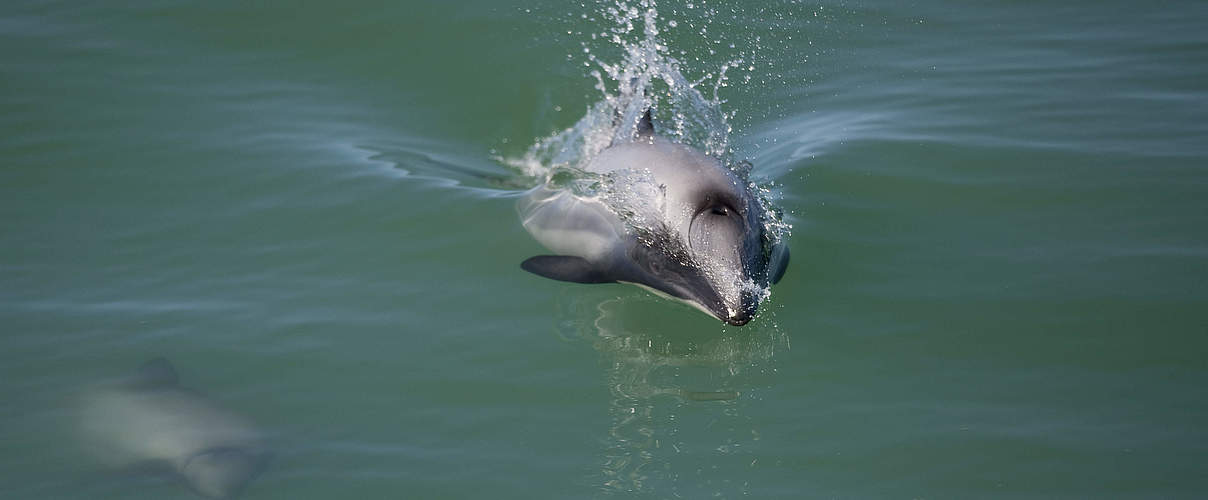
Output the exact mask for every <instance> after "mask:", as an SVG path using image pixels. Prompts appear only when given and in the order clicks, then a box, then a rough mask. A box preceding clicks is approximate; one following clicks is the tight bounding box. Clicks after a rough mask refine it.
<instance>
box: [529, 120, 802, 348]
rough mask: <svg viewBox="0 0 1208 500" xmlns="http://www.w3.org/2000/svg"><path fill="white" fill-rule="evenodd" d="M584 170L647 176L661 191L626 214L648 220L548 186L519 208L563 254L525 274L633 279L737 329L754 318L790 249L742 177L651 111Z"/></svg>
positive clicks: (535, 262)
mask: <svg viewBox="0 0 1208 500" xmlns="http://www.w3.org/2000/svg"><path fill="white" fill-rule="evenodd" d="M585 170H586V171H587V172H589V173H593V174H612V173H618V172H626V171H628V172H637V173H641V174H643V175H646V176H648V178H649V179H651V180H652V186H653V187H656V189H651V190H648V194H647V196H646V199H643V200H637V201H638V202H637V203H629V204H627V205H626V206H625V207H624V211H627V212H630V213H628V214H627V216H628V220H634V219H638V220H642V221H646V222H645V223H643V224H638V225H636V227H635V225H634V224H629V225H627V224H626V222H625V221H623V220H622V218H621V216H619V215H618V213H617V212H618V210H616V209H615V208H610V207H609V206H608V205H607V204H606V203H605V202H603V201H601V200H600V199H599V198H598V197H586V196H580V195H577V194H575V193H573V192H571V191H570V190H568V189H562V188H559V187H558V186H555V185H553V183H552V182H547V183H546V184H544V185H542V186H539V187H537V188H535V189H534V190H533V191H531V192H530V193H529V194H528V195H527V196H526V197H524V198H522V199H521V200H520V202H519V203H518V205H517V210H518V211H519V213H520V218H521V220H522V222H523V224H524V227H525V229H526V230H528V232H529V233H530V234H532V236H533V237H534V238H535V239H536V240H537V241H538V242H539V243H541V244H542V245H543V246H545V247H546V248H547V249H549V250H550V251H552V252H554V253H555V254H556V255H540V256H536V257H532V258H530V259H528V260H525V261H524V262H523V263H521V267H522V268H523V269H524V270H526V271H529V272H532V273H534V274H537V275H540V276H544V277H546V278H551V279H555V280H561V281H569V282H575V283H612V282H622V283H632V284H635V285H639V286H641V287H643V288H646V289H648V290H651V291H653V292H655V293H656V294H658V295H663V296H667V297H670V298H673V299H678V300H681V301H683V302H686V303H688V304H689V305H691V306H694V307H696V308H697V309H700V310H701V311H704V312H705V313H707V314H710V315H712V316H713V317H715V318H717V319H720V320H722V321H724V322H726V323H729V324H731V325H736V326H741V325H744V324H746V323H747V322H749V321H750V320H751V319H752V318H754V317H755V314H756V312H757V311H758V309H759V302H760V300H761V299H762V298H763V295H764V294H765V293H766V287H767V286H768V285H770V284H772V283H776V282H777V281H779V280H780V277H781V276H782V275H783V274H784V271H785V268H786V267H787V266H788V260H789V254H788V248H787V247H786V246H785V245H784V244H782V243H777V242H772V241H771V238H770V237H769V235H767V234H765V229H764V224H763V219H762V217H763V209H762V207H761V205H760V203H759V200H758V198H757V197H756V195H755V194H754V193H753V192H752V191H751V189H750V187H749V186H748V183H747V181H746V180H745V179H742V178H740V177H739V175H738V174H736V173H735V172H734V171H732V170H731V169H729V168H727V167H726V166H725V165H723V164H722V163H721V162H720V161H719V160H717V159H716V158H713V157H710V156H707V155H705V154H703V153H701V152H699V151H696V150H695V149H692V148H690V147H688V146H685V145H682V144H677V143H674V142H671V141H668V140H667V139H664V138H662V137H659V136H656V135H655V134H654V127H653V124H652V123H651V119H650V111H649V110H647V111H646V112H645V114H644V115H643V116H642V118H641V120H640V122H639V123H638V126H637V131H636V137H635V138H634V140H633V141H629V142H621V143H615V142H614V144H612V145H611V146H609V147H608V148H605V149H604V150H603V151H601V152H600V154H599V155H598V156H596V157H595V158H594V159H592V160H591V161H590V163H589V164H588V165H587V167H586V168H585ZM630 201H634V200H630Z"/></svg>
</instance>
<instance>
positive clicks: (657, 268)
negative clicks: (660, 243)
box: [646, 259, 663, 274]
mask: <svg viewBox="0 0 1208 500" xmlns="http://www.w3.org/2000/svg"><path fill="white" fill-rule="evenodd" d="M646 266H647V267H649V268H650V272H651V273H653V274H663V263H662V262H659V261H658V259H650V260H649V261H648V262H647V263H646Z"/></svg>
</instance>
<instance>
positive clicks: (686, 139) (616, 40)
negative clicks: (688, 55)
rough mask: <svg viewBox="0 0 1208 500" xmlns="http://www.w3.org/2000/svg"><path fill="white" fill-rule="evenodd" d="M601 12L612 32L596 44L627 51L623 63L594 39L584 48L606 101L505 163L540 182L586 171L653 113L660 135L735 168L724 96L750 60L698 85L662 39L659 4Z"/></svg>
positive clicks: (607, 8) (610, 7) (612, 7)
mask: <svg viewBox="0 0 1208 500" xmlns="http://www.w3.org/2000/svg"><path fill="white" fill-rule="evenodd" d="M601 10H602V12H601V17H602V18H604V19H605V20H606V21H609V22H611V23H612V26H611V27H609V28H607V29H606V30H605V31H604V32H603V33H600V34H593V35H592V38H593V40H600V39H603V40H605V42H606V43H611V44H613V46H614V47H615V48H618V49H620V52H621V59H620V61H617V62H610V61H607V60H605V59H604V58H603V57H600V56H598V55H597V52H601V51H599V50H595V49H593V47H591V46H590V44H589V42H588V41H583V42H581V43H582V46H583V53H584V54H586V61H584V64H585V65H587V66H589V67H591V68H592V69H591V70H590V71H589V73H588V74H589V75H590V76H591V77H592V78H593V79H595V81H596V85H595V88H596V90H597V91H599V92H600V95H601V99H600V101H598V102H596V103H595V104H594V105H592V106H591V107H589V108H588V109H587V112H586V113H585V114H584V116H583V117H582V118H580V119H579V121H578V122H577V123H575V124H574V125H573V126H571V127H570V128H568V129H566V130H563V131H560V132H558V133H555V134H553V135H551V136H549V137H546V138H544V139H541V140H539V141H537V142H536V143H535V144H533V145H532V146H531V147H530V148H529V149H528V151H526V152H525V154H524V156H522V157H521V158H517V159H508V160H505V163H507V164H509V165H511V166H513V167H515V168H517V169H519V170H520V171H521V172H522V173H523V174H525V175H526V176H529V177H534V178H541V177H546V176H548V175H549V174H550V173H551V172H552V171H553V170H554V169H555V168H558V167H572V168H582V167H584V166H586V164H587V163H588V162H590V161H591V159H592V158H595V157H596V155H598V154H599V153H600V151H602V150H603V149H604V148H606V147H608V146H609V145H611V144H614V143H620V142H627V141H630V140H632V138H633V137H634V134H635V132H636V130H637V126H638V121H639V119H640V118H641V116H642V113H643V112H645V110H647V109H651V110H652V113H653V115H654V118H655V120H656V122H658V124H659V125H660V127H659V135H662V136H665V137H668V138H671V139H672V140H674V141H676V142H679V143H683V144H687V145H690V146H693V147H696V148H698V149H700V150H701V151H703V152H705V153H706V154H708V155H711V156H715V157H718V158H721V159H722V160H723V161H727V163H731V162H729V161H728V160H729V159H730V157H731V156H732V153H733V152H732V151H731V150H730V143H729V134H730V132H731V127H730V125H729V122H728V119H729V117H728V116H727V115H726V114H725V113H724V112H723V111H722V108H721V105H722V102H723V101H722V100H721V98H720V97H719V95H718V92H719V89H721V88H722V87H724V86H726V85H727V82H728V77H727V72H728V71H729V70H730V69H731V68H732V67H734V66H735V65H738V64H742V60H741V59H735V60H732V61H728V62H726V63H723V64H722V65H721V67H720V68H719V69H718V70H717V71H716V72H715V73H714V72H709V73H707V74H706V75H705V76H704V77H703V78H701V79H699V80H696V81H691V80H689V79H688V78H687V77H685V76H684V73H683V71H682V64H681V63H680V61H679V60H678V59H676V58H675V57H673V56H672V55H671V53H670V50H669V49H668V47H667V45H666V44H664V43H663V42H662V41H661V40H660V38H659V33H660V30H659V26H658V9H657V7H656V6H655V2H653V1H651V0H642V1H639V2H637V3H630V2H626V1H618V2H616V3H613V4H605V5H603V6H601ZM702 88H705V89H706V91H705V92H702V91H701V89H702Z"/></svg>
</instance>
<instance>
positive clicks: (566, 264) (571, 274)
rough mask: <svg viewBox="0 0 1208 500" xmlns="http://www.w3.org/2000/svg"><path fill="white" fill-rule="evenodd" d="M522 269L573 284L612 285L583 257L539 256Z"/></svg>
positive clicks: (526, 263) (608, 277)
mask: <svg viewBox="0 0 1208 500" xmlns="http://www.w3.org/2000/svg"><path fill="white" fill-rule="evenodd" d="M520 268H521V269H524V270H525V271H528V272H530V273H533V274H536V275H538V276H544V277H546V278H549V279H554V280H558V281H570V282H572V283H612V282H614V281H616V279H615V278H612V277H610V276H608V273H606V272H604V271H603V270H602V269H600V268H599V267H598V266H596V265H595V264H592V263H591V262H590V261H588V260H587V259H584V258H582V257H574V256H570V255H538V256H536V257H530V258H529V259H528V260H525V261H524V262H521V263H520Z"/></svg>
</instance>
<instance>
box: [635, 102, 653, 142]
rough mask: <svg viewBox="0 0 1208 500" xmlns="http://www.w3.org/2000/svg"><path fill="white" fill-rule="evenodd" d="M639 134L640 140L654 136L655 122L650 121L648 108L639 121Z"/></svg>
mask: <svg viewBox="0 0 1208 500" xmlns="http://www.w3.org/2000/svg"><path fill="white" fill-rule="evenodd" d="M637 133H638V137H639V138H647V137H650V136H652V135H654V122H652V121H651V120H650V108H646V112H645V113H642V118H641V119H640V120H638V129H637Z"/></svg>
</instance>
